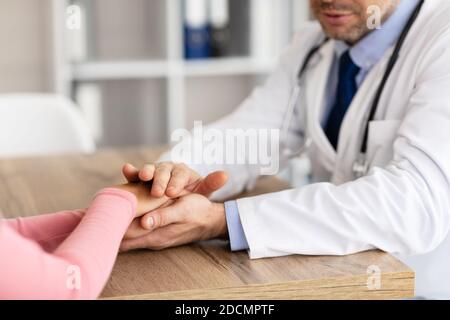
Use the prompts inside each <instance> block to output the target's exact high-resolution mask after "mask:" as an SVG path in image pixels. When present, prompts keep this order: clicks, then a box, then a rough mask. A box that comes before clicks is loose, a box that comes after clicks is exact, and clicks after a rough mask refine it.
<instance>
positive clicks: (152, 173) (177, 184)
mask: <svg viewBox="0 0 450 320" xmlns="http://www.w3.org/2000/svg"><path fill="white" fill-rule="evenodd" d="M122 172H123V175H124V176H125V178H126V179H127V180H128V182H137V181H143V182H148V181H151V180H153V185H152V188H151V195H152V196H153V197H162V196H164V195H165V196H167V197H169V198H178V197H180V196H183V195H186V194H189V193H198V194H201V195H204V196H206V197H209V196H210V195H211V194H212V193H213V192H215V191H217V190H219V189H220V188H222V187H223V186H224V185H225V184H226V183H227V180H228V176H227V174H226V173H225V172H223V171H216V172H213V173H211V174H209V175H208V176H206V177H202V176H200V175H199V174H198V173H197V172H196V171H194V170H192V169H191V168H189V167H188V166H187V165H185V164H182V163H172V162H162V163H157V164H147V165H145V166H144V167H143V168H142V169H140V170H139V169H137V168H136V167H134V166H133V165H131V164H125V165H124V166H123V168H122Z"/></svg>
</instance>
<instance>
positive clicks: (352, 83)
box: [324, 51, 361, 149]
mask: <svg viewBox="0 0 450 320" xmlns="http://www.w3.org/2000/svg"><path fill="white" fill-rule="evenodd" d="M360 70H361V69H360V68H359V67H358V66H357V65H356V64H355V63H354V62H353V60H352V58H351V57H350V53H349V51H346V52H345V53H344V54H343V55H342V57H341V59H340V61H339V82H338V87H337V90H336V100H335V103H334V105H333V108H332V109H331V112H330V115H329V117H328V121H327V123H326V125H325V128H324V129H325V134H326V135H327V137H328V139H329V140H330V142H331V144H332V145H333V147H334V149H337V145H338V141H339V131H340V130H341V125H342V121H343V120H344V116H345V113H346V112H347V109H348V107H349V106H350V104H351V103H352V100H353V97H354V96H355V94H356V91H357V90H358V86H357V84H356V76H357V75H358V73H359V71H360Z"/></svg>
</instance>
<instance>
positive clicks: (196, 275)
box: [0, 148, 414, 299]
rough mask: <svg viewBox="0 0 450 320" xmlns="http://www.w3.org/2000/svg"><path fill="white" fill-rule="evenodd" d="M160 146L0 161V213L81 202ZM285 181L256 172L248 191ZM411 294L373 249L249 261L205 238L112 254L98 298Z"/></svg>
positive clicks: (405, 279) (402, 272)
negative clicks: (373, 281)
mask: <svg viewBox="0 0 450 320" xmlns="http://www.w3.org/2000/svg"><path fill="white" fill-rule="evenodd" d="M161 151H162V149H148V148H133V149H124V150H104V151H101V152H98V153H96V154H94V155H65V156H57V157H45V158H32V159H7V160H0V210H1V211H2V212H3V214H4V216H6V217H17V216H30V215H35V214H40V213H44V212H55V211H58V210H64V209H75V208H82V207H85V206H87V205H88V204H89V201H90V199H91V198H92V195H93V194H94V193H95V192H96V191H97V190H99V189H100V188H102V187H105V186H110V185H113V184H117V183H119V182H121V181H123V178H122V177H121V173H120V169H121V165H122V164H123V163H125V162H131V163H134V164H135V165H138V166H141V165H143V164H144V163H145V162H152V161H154V160H155V159H156V158H157V156H158V155H159V154H160V153H161ZM286 187H287V185H286V184H284V183H281V182H280V181H278V180H276V179H275V178H264V179H262V180H261V181H260V183H259V184H258V186H257V188H256V190H255V191H254V192H253V193H254V194H259V193H265V192H270V191H276V190H281V189H284V188H286ZM371 266H377V267H378V268H379V269H380V270H381V288H380V289H378V290H377V289H375V290H373V288H372V290H370V289H369V288H368V286H367V282H368V278H369V276H370V275H368V273H367V270H368V268H369V267H371ZM413 293H414V273H413V272H412V271H411V270H410V269H409V268H408V267H406V266H405V265H403V264H402V263H401V262H399V261H398V260H396V259H395V258H394V257H392V256H390V255H388V254H386V253H382V252H379V251H371V252H364V253H360V254H355V255H351V256H346V257H324V256H318V257H309V256H291V257H282V258H273V259H262V260H254V261H252V260H249V258H248V256H247V253H246V252H239V253H232V252H230V251H229V248H228V243H227V242H225V241H209V242H202V243H197V244H193V245H189V246H184V247H179V248H174V249H169V250H164V251H161V252H152V251H137V252H132V253H127V254H121V255H119V257H118V259H117V262H116V265H115V267H114V270H113V272H112V275H111V278H110V280H109V282H108V284H107V285H106V287H105V289H104V291H103V294H102V298H114V299H197V298H198V299H323V298H324V299H354V298H356V299H384V298H388V299H399V298H400V299H401V298H408V297H412V296H413Z"/></svg>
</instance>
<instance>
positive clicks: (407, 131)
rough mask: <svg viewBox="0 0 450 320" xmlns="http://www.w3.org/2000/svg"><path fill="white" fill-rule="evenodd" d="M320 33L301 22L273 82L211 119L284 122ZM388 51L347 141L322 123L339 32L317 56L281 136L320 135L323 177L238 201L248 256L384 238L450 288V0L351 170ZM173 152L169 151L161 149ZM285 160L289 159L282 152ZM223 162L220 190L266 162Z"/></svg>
mask: <svg viewBox="0 0 450 320" xmlns="http://www.w3.org/2000/svg"><path fill="white" fill-rule="evenodd" d="M321 37H323V35H322V32H321V29H320V26H319V24H317V23H310V24H308V25H307V26H305V28H304V29H303V30H301V31H300V32H298V34H297V35H296V36H295V38H294V40H293V42H292V44H291V45H290V46H289V47H288V48H287V49H286V51H285V53H284V54H283V56H282V58H281V60H280V64H279V66H278V68H277V70H276V71H275V72H274V73H273V74H272V75H271V76H270V77H269V79H268V81H267V83H266V84H265V85H264V86H263V87H261V88H258V89H256V90H255V91H254V92H253V94H252V95H251V96H250V97H249V98H248V99H247V100H246V101H244V102H243V104H242V105H241V106H240V107H239V108H238V109H237V110H236V111H235V112H234V113H232V114H231V115H229V116H228V117H226V118H224V119H222V120H220V121H218V122H216V123H214V124H212V125H211V126H210V127H213V128H243V129H246V128H280V127H281V123H282V121H283V116H284V113H285V109H286V105H287V104H288V100H289V98H290V96H291V92H292V90H293V88H294V86H295V84H296V75H297V72H298V70H299V67H300V65H301V64H302V62H303V60H304V58H305V55H306V54H307V52H308V51H309V50H310V49H311V47H312V46H314V45H316V44H318V42H319V41H320V38H321ZM391 53H392V50H391V51H389V52H388V53H386V54H385V56H384V58H383V59H382V60H381V61H380V62H379V63H378V64H377V65H376V66H375V67H374V68H373V69H372V70H371V72H370V73H369V74H368V76H367V77H366V79H365V81H364V82H363V84H362V86H361V87H360V89H359V90H358V93H357V95H356V97H355V98H354V100H353V102H352V105H351V106H350V108H349V110H348V113H347V115H346V117H345V119H344V121H343V123H342V127H341V134H340V142H339V143H340V145H339V148H338V149H339V152H338V153H336V152H335V151H334V149H333V147H332V146H331V144H330V143H329V142H328V139H327V138H326V136H325V134H324V131H323V130H322V127H321V123H320V121H321V119H322V114H323V110H324V104H325V94H324V92H325V90H326V84H327V80H328V71H329V69H330V66H331V63H332V60H333V57H334V42H333V41H330V42H328V43H327V44H325V45H324V46H323V47H322V48H321V49H320V51H319V52H318V54H317V55H316V56H315V57H314V59H313V60H312V61H311V63H310V67H309V71H308V73H307V75H306V76H305V80H304V85H303V86H302V87H301V98H300V100H299V102H298V105H297V107H296V113H295V117H294V120H293V124H292V125H291V128H290V131H289V137H288V138H287V139H286V141H284V142H285V143H287V145H289V147H290V148H291V149H293V150H296V149H297V148H298V147H299V146H301V144H302V143H304V142H305V137H309V138H310V139H311V140H312V146H311V148H309V151H308V153H309V157H310V159H311V162H312V167H313V177H314V180H315V182H317V183H314V184H311V185H309V186H307V187H304V188H300V189H293V190H288V191H284V192H279V193H273V194H267V195H263V196H258V197H253V198H247V199H241V200H238V208H239V213H240V218H241V222H242V225H243V228H244V231H245V235H246V238H247V241H248V243H249V246H250V250H249V254H250V257H251V258H263V257H275V256H283V255H290V254H305V255H347V254H352V253H356V252H360V251H364V250H370V249H373V248H379V249H381V250H384V251H386V252H389V253H391V254H394V255H396V256H398V257H399V258H400V259H401V260H403V261H404V262H406V263H407V264H409V265H410V266H411V267H412V268H413V270H415V272H416V277H417V281H416V282H417V283H416V295H418V296H425V297H431V298H441V297H448V298H450V238H448V237H447V234H448V231H449V227H450V1H448V0H432V1H430V0H428V1H426V2H425V4H424V7H423V9H422V12H421V14H420V16H419V17H418V19H417V21H416V23H415V24H414V26H413V28H412V30H411V31H410V34H409V36H408V38H407V41H406V42H405V44H404V47H403V50H402V53H401V56H400V59H399V61H398V63H397V66H396V67H395V69H394V70H393V72H392V74H391V77H390V79H389V81H388V83H387V86H386V88H385V90H384V92H383V95H382V97H381V101H380V104H379V108H378V111H377V114H376V120H375V121H373V122H371V123H370V129H369V140H368V159H369V161H370V168H371V169H370V172H369V174H368V175H367V176H365V177H363V178H360V179H355V178H354V176H353V173H352V166H353V163H354V161H355V159H356V157H357V155H358V153H359V149H360V145H361V140H362V136H363V129H364V125H365V121H364V117H365V116H366V114H367V113H368V109H369V108H370V105H371V102H372V99H373V97H374V94H375V90H376V89H377V87H378V84H379V82H380V79H381V77H382V75H383V74H384V71H385V69H386V63H387V61H388V60H389V57H390V55H391ZM168 157H169V155H168V154H166V155H165V156H164V157H163V159H167V158H168ZM281 158H282V161H281V163H282V164H286V163H287V160H288V159H287V158H286V157H284V156H283V155H281ZM193 167H194V168H195V169H197V170H198V171H200V172H201V173H202V174H206V173H208V172H211V171H214V170H226V171H228V172H229V174H230V182H229V183H228V184H227V186H226V187H225V188H224V189H223V190H221V191H220V192H219V193H218V194H216V197H227V196H230V195H234V194H237V193H239V192H241V191H242V190H243V189H245V188H247V189H248V188H251V187H252V186H253V185H254V183H255V181H256V179H257V178H258V172H259V170H258V168H255V167H250V166H244V165H240V166H239V165H234V166H232V165H223V166H198V165H193Z"/></svg>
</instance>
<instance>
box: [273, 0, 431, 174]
mask: <svg viewBox="0 0 450 320" xmlns="http://www.w3.org/2000/svg"><path fill="white" fill-rule="evenodd" d="M424 3H425V0H421V1H420V3H419V4H418V5H417V7H416V9H415V10H414V12H413V13H412V15H411V17H410V18H409V20H408V22H407V24H406V26H405V28H404V29H403V31H402V33H401V35H400V37H399V39H398V41H397V44H396V46H395V49H394V52H393V53H392V55H391V57H390V59H389V62H388V65H387V67H386V71H385V73H384V75H383V78H382V80H381V82H380V85H379V86H378V89H377V91H376V93H375V97H374V100H373V103H372V105H371V108H370V112H369V114H368V116H367V119H366V126H365V131H364V137H363V140H362V143H361V148H360V152H359V155H358V157H357V159H356V160H355V162H354V163H353V167H352V170H353V175H354V176H355V178H360V177H362V176H364V175H366V174H367V172H368V169H369V164H368V162H367V143H368V137H369V124H370V122H371V121H373V120H374V118H375V114H376V112H377V109H378V105H379V103H380V99H381V96H382V94H383V91H384V88H385V86H386V83H387V81H388V79H389V76H390V75H391V73H392V70H393V69H394V67H395V65H396V63H397V61H398V58H399V54H400V51H401V49H402V47H403V44H404V43H405V40H406V37H407V36H408V34H409V31H410V30H411V28H412V26H413V25H414V23H415V22H416V20H417V17H418V16H419V14H420V11H421V10H422V6H423V4H424ZM328 41H329V38H325V39H324V40H322V42H321V43H320V44H318V45H317V46H315V47H313V48H312V49H311V50H310V51H309V52H308V54H307V55H306V57H305V59H304V61H303V64H302V66H301V68H300V70H299V72H298V75H297V84H296V86H295V87H294V88H293V89H292V93H291V97H290V98H289V102H288V105H287V108H286V111H285V115H284V120H283V123H282V127H281V129H282V130H281V131H282V135H281V136H282V137H283V139H282V143H281V144H282V145H281V149H282V152H283V154H284V155H285V156H287V157H296V156H299V155H301V154H302V153H304V152H305V151H306V150H307V149H308V148H309V147H310V145H311V144H312V140H311V139H310V138H307V139H305V140H306V141H305V143H304V144H303V146H302V147H301V148H299V150H297V151H292V150H290V148H289V147H288V146H287V139H288V136H289V127H290V124H291V122H292V118H293V117H294V113H295V107H296V105H297V102H298V100H299V98H300V91H301V87H302V85H303V82H302V80H303V78H304V76H305V74H306V72H307V71H308V66H309V64H310V62H311V60H312V58H313V57H314V56H315V55H316V53H317V52H318V51H319V50H320V49H321V48H322V47H323V46H324V45H325V44H326V43H327V42H328Z"/></svg>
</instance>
